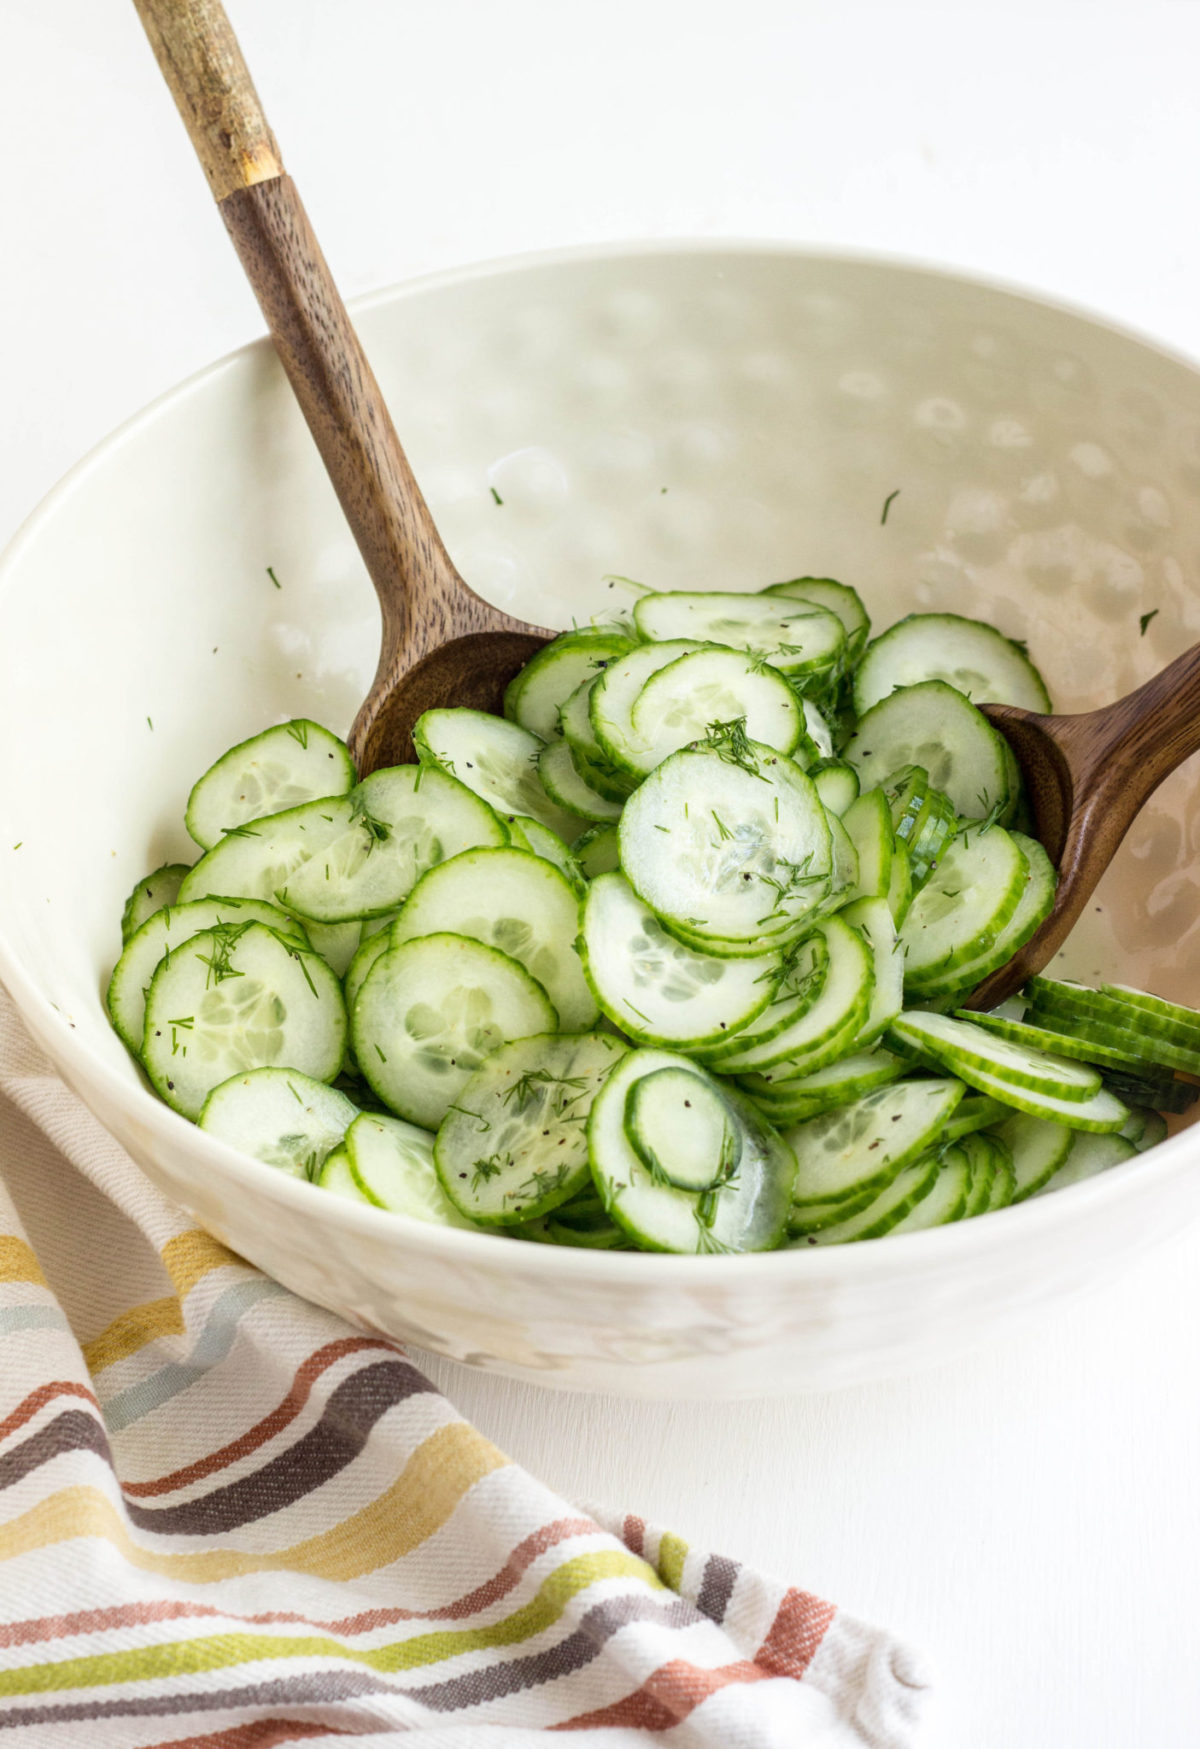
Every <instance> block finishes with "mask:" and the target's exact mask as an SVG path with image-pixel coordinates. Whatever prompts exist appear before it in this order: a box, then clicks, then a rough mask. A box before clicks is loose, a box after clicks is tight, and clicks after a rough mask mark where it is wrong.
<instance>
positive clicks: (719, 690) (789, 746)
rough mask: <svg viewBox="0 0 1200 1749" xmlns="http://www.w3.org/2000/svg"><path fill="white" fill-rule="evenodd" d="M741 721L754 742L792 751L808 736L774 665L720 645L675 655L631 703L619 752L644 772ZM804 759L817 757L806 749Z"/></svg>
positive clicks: (797, 707) (794, 699) (796, 705)
mask: <svg viewBox="0 0 1200 1749" xmlns="http://www.w3.org/2000/svg"><path fill="white" fill-rule="evenodd" d="M739 720H740V721H741V724H742V728H743V731H744V732H745V734H746V735H747V736H749V738H750V739H751V740H752V741H761V742H762V743H763V745H764V746H766V747H774V748H775V750H776V751H777V752H779V753H790V754H794V753H795V752H796V749H797V748H798V747H799V746H800V745H801V742H802V741H807V730H806V727H805V718H804V715H803V713H802V711H801V707H800V701H799V700H798V699H797V697H796V694H795V692H794V691H793V690H792V688H791V687H790V686H789V685H788V683H787V681H786V680H785V679H784V677H783V675H782V674H780V673H779V671H778V669H775V668H772V667H771V666H770V665H769V664H768V663H764V662H759V661H756V660H755V659H754V658H753V657H751V656H748V655H746V654H745V653H744V652H743V651H741V650H726V649H721V648H719V647H713V648H711V649H701V650H696V651H693V652H692V654H691V655H687V656H680V657H678V658H677V659H676V661H674V662H671V663H669V664H668V666H667V667H665V668H660V669H659V670H658V672H657V673H656V674H652V675H651V676H650V679H649V680H648V681H647V682H646V684H645V686H644V687H643V688H642V690H641V692H640V693H639V694H638V696H637V698H636V699H635V701H634V705H633V710H632V712H631V714H630V733H629V738H628V740H627V741H626V743H625V748H624V751H625V754H626V758H627V760H628V762H629V764H630V765H632V766H634V767H635V768H636V769H637V770H638V771H640V772H642V773H643V774H645V773H649V772H651V771H653V770H654V767H655V766H656V765H661V764H662V762H663V760H664V759H666V758H667V757H668V755H669V754H671V753H678V751H679V749H680V748H681V747H686V746H687V745H688V743H689V742H691V741H698V740H700V739H701V738H702V737H703V736H704V735H706V734H707V733H708V731H709V729H710V728H711V727H712V725H713V724H714V723H725V722H735V721H739ZM810 756H811V757H813V758H815V757H816V748H815V747H811V752H810Z"/></svg>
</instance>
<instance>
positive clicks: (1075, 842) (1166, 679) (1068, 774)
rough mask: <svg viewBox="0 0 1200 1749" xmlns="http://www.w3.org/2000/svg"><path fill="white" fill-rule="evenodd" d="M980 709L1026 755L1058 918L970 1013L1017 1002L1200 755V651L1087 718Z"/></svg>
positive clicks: (986, 987)
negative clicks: (1144, 821) (1136, 825)
mask: <svg viewBox="0 0 1200 1749" xmlns="http://www.w3.org/2000/svg"><path fill="white" fill-rule="evenodd" d="M981 708H982V710H983V713H984V715H985V716H986V717H988V718H989V720H990V721H991V722H992V723H994V724H995V726H996V728H997V729H999V730H1000V731H1001V733H1002V734H1003V735H1004V736H1006V738H1007V740H1008V743H1009V745H1010V747H1011V748H1012V750H1013V752H1014V753H1015V754H1016V756H1017V763H1018V764H1019V765H1020V767H1021V775H1022V776H1023V778H1024V780H1025V787H1026V791H1027V793H1028V795H1029V799H1030V802H1031V804H1032V807H1033V814H1034V819H1035V821H1036V822H1037V835H1038V837H1039V838H1040V839H1041V841H1042V843H1043V844H1044V845H1045V846H1046V849H1047V851H1048V852H1049V855H1050V859H1051V861H1052V862H1054V863H1056V864H1057V865H1058V891H1057V893H1056V894H1055V898H1054V909H1053V911H1052V912H1051V913H1050V915H1049V917H1047V919H1046V921H1045V922H1044V923H1043V924H1042V926H1041V928H1040V929H1039V930H1038V931H1037V933H1036V935H1033V936H1031V937H1030V939H1029V940H1028V941H1027V942H1026V943H1025V946H1024V947H1022V948H1018V950H1017V952H1016V953H1015V954H1014V955H1013V957H1012V959H1010V960H1009V962H1008V964H1007V965H1004V966H1001V967H1000V969H999V971H997V972H993V973H992V975H991V977H990V978H985V979H984V981H983V983H982V984H981V985H980V986H979V988H978V989H977V990H976V991H975V992H974V994H973V995H972V996H971V998H970V1001H969V1002H968V1003H967V1004H966V1006H967V1007H968V1008H980V1009H983V1008H994V1007H995V1006H996V1004H997V1002H1002V1001H1003V1000H1004V998H1005V997H1006V996H1011V995H1012V994H1013V992H1014V990H1018V989H1020V987H1021V985H1022V984H1023V983H1024V982H1025V980H1026V978H1028V977H1030V976H1031V975H1032V974H1033V973H1034V972H1040V971H1041V969H1042V967H1043V966H1044V965H1046V964H1047V962H1048V961H1049V960H1050V959H1052V958H1053V956H1054V955H1055V954H1056V953H1057V952H1058V949H1059V948H1060V947H1061V946H1062V944H1063V942H1064V941H1065V940H1066V938H1067V936H1068V935H1069V934H1070V932H1071V929H1072V927H1073V926H1074V924H1075V923H1076V921H1077V920H1078V917H1079V914H1080V912H1081V911H1082V910H1083V907H1084V905H1085V904H1086V903H1087V901H1088V899H1089V898H1090V897H1091V895H1092V893H1093V891H1094V890H1095V886H1096V883H1097V881H1098V880H1099V879H1100V876H1101V875H1102V874H1103V873H1104V871H1105V869H1106V868H1107V867H1108V865H1109V863H1110V862H1111V861H1112V859H1113V857H1114V855H1115V854H1116V850H1117V846H1118V845H1119V844H1120V842H1121V840H1122V838H1124V836H1125V834H1126V832H1128V830H1129V828H1130V826H1131V825H1132V824H1133V821H1134V818H1135V816H1136V815H1137V814H1138V813H1140V811H1141V809H1142V807H1143V806H1144V805H1145V803H1146V802H1147V801H1148V800H1149V798H1150V796H1151V795H1152V794H1153V793H1154V791H1155V790H1156V789H1157V788H1158V786H1159V784H1160V783H1162V781H1163V779H1164V778H1166V777H1169V776H1170V774H1171V772H1173V771H1174V770H1175V767H1176V766H1177V765H1181V764H1182V763H1183V761H1184V760H1185V759H1186V758H1187V757H1188V755H1189V754H1190V753H1195V752H1196V751H1197V749H1200V644H1195V645H1193V647H1192V648H1191V649H1190V650H1185V651H1184V653H1183V655H1182V656H1179V657H1177V658H1176V659H1175V661H1174V662H1172V663H1171V664H1170V666H1169V667H1167V668H1164V669H1163V671H1162V673H1161V674H1156V675H1154V677H1153V678H1152V679H1151V680H1147V681H1146V683H1145V685H1144V686H1139V687H1138V689H1137V691H1136V692H1131V693H1128V694H1127V695H1126V696H1125V697H1124V698H1121V699H1118V700H1117V702H1116V704H1109V705H1105V706H1104V707H1103V708H1102V709H1101V710H1098V711H1087V712H1085V713H1084V714H1083V715H1082V716H1074V717H1047V716H1040V715H1038V714H1037V713H1036V712H1035V711H1023V710H1019V709H1018V708H1017V707H1016V706H1015V705H1008V704H985V705H983V706H982V707H981Z"/></svg>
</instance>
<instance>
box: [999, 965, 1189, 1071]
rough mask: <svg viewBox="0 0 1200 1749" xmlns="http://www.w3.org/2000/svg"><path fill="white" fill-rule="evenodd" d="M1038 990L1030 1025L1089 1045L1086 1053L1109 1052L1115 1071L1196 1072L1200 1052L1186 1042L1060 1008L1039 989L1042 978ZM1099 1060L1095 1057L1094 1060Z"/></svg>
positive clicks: (1031, 984) (1030, 985) (1031, 985)
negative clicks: (1095, 1051) (1183, 1043)
mask: <svg viewBox="0 0 1200 1749" xmlns="http://www.w3.org/2000/svg"><path fill="white" fill-rule="evenodd" d="M1036 983H1037V985H1038V991H1037V994H1036V996H1035V998H1034V1006H1033V1007H1032V1009H1031V1010H1030V1012H1029V1024H1030V1025H1031V1026H1040V1027H1044V1028H1045V1029H1046V1030H1047V1031H1049V1032H1053V1033H1055V1034H1058V1033H1065V1034H1067V1035H1069V1036H1070V1037H1071V1038H1074V1039H1078V1040H1079V1041H1080V1042H1081V1043H1085V1044H1087V1046H1088V1047H1089V1056H1090V1054H1091V1052H1092V1051H1094V1050H1097V1049H1102V1050H1105V1051H1107V1052H1108V1053H1109V1061H1110V1063H1111V1065H1112V1066H1113V1067H1115V1068H1116V1070H1117V1072H1118V1073H1120V1072H1123V1068H1124V1069H1127V1068H1128V1067H1129V1066H1131V1065H1132V1066H1136V1068H1137V1072H1138V1073H1139V1074H1140V1075H1144V1076H1147V1077H1149V1078H1152V1079H1153V1078H1157V1077H1162V1078H1163V1079H1165V1078H1166V1076H1167V1075H1168V1074H1169V1073H1170V1072H1171V1071H1172V1070H1175V1069H1179V1070H1181V1071H1182V1072H1183V1074H1185V1075H1200V1051H1197V1050H1196V1049H1195V1048H1194V1047H1192V1046H1190V1045H1181V1044H1177V1043H1176V1042H1175V1041H1174V1040H1172V1039H1169V1038H1164V1037H1163V1036H1162V1034H1161V1032H1160V1031H1159V1030H1158V1029H1157V1027H1155V1028H1154V1029H1153V1030H1152V1028H1151V1026H1150V1025H1146V1024H1143V1025H1141V1026H1139V1027H1138V1029H1137V1031H1134V1029H1133V1028H1132V1027H1127V1026H1115V1025H1113V1024H1111V1023H1110V1022H1109V1021H1108V1020H1101V1019H1099V1018H1097V1017H1096V1016H1095V1015H1093V1014H1085V1015H1079V1014H1076V1013H1069V1012H1066V1011H1064V1010H1063V1009H1060V1006H1059V1002H1058V999H1057V998H1050V997H1047V996H1046V995H1045V994H1044V991H1043V989H1042V988H1041V986H1042V984H1043V980H1042V979H1038V980H1036ZM1034 985H1035V980H1034V979H1032V978H1031V979H1030V980H1029V983H1028V984H1027V985H1026V990H1027V991H1030V990H1033V989H1034ZM1096 1060H1097V1061H1099V1058H1097V1059H1096Z"/></svg>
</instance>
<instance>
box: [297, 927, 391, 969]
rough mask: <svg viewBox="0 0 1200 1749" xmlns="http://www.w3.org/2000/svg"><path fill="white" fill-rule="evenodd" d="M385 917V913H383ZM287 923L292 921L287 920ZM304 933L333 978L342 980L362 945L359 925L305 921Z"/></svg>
mask: <svg viewBox="0 0 1200 1749" xmlns="http://www.w3.org/2000/svg"><path fill="white" fill-rule="evenodd" d="M384 915H385V916H386V915H387V913H386V912H385V913H384ZM289 921H294V920H292V919H289ZM304 933H305V935H307V937H308V939H309V943H310V945H311V946H312V948H313V949H314V951H315V952H317V953H319V954H320V956H321V958H322V959H323V960H324V961H325V964H326V965H327V966H328V967H329V969H330V971H331V972H332V973H333V975H334V977H335V978H344V977H345V975H346V973H347V972H348V971H349V969H350V961H351V960H352V959H353V958H354V956H355V954H356V953H357V952H358V949H359V946H360V945H361V943H362V924H361V923H314V922H313V921H312V919H311V918H308V919H306V920H305V923H304Z"/></svg>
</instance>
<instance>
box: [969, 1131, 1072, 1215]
mask: <svg viewBox="0 0 1200 1749" xmlns="http://www.w3.org/2000/svg"><path fill="white" fill-rule="evenodd" d="M990 1133H991V1134H992V1135H994V1136H995V1137H997V1139H998V1140H999V1141H1001V1142H1003V1143H1004V1145H1005V1147H1006V1148H1007V1149H1008V1152H1009V1156H1010V1158H1011V1160H1012V1163H1013V1171H1014V1173H1015V1180H1014V1187H1013V1196H1012V1200H1013V1201H1014V1202H1024V1200H1025V1198H1026V1197H1028V1196H1032V1195H1033V1194H1034V1192H1035V1191H1038V1190H1040V1189H1041V1187H1042V1185H1043V1184H1047V1183H1048V1182H1049V1181H1050V1179H1051V1178H1053V1176H1054V1174H1055V1173H1056V1172H1057V1171H1058V1169H1059V1167H1060V1166H1061V1165H1062V1163H1063V1161H1064V1160H1065V1159H1066V1157H1067V1155H1068V1154H1069V1153H1070V1151H1071V1137H1072V1135H1073V1134H1075V1133H1076V1132H1074V1131H1072V1130H1069V1129H1067V1128H1066V1127H1065V1126H1064V1125H1063V1124H1060V1123H1047V1122H1046V1120H1045V1119H1044V1118H1038V1117H1030V1116H1028V1115H1027V1114H1026V1113H1024V1112H1017V1113H1012V1114H1010V1115H1009V1116H1008V1117H1006V1118H1005V1119H1004V1121H1003V1122H1002V1123H998V1124H995V1125H993V1126H992V1128H991V1132H990Z"/></svg>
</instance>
